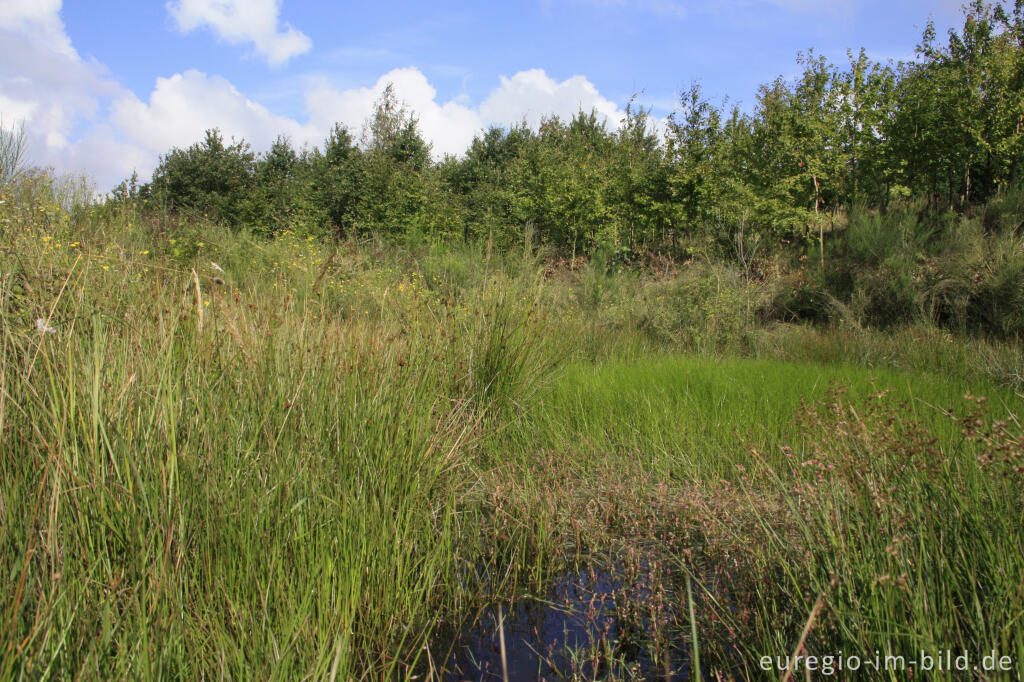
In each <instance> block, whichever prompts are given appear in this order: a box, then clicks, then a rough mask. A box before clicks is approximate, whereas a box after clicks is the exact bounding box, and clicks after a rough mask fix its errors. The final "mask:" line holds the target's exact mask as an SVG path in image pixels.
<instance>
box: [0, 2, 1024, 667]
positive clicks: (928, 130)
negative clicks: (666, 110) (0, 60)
mask: <svg viewBox="0 0 1024 682" xmlns="http://www.w3.org/2000/svg"><path fill="white" fill-rule="evenodd" d="M1022 29H1024V5H1022V4H1021V3H1020V2H1017V3H1016V4H1015V5H1014V6H1013V8H1012V9H1009V8H1006V7H1005V6H998V5H986V4H983V3H980V2H979V3H975V4H973V5H971V6H970V7H969V8H968V10H967V13H966V15H965V22H964V27H963V29H962V30H960V31H959V32H956V33H954V34H953V35H951V38H950V42H949V46H948V47H945V48H940V47H938V45H937V43H936V39H935V36H934V31H932V30H931V29H929V30H928V31H926V33H925V36H924V40H923V41H922V46H921V48H920V59H919V60H918V61H916V62H914V63H912V64H902V65H898V66H891V65H878V64H872V63H870V62H869V61H868V60H867V59H866V58H865V57H864V56H863V55H862V54H861V55H857V56H854V57H852V58H851V63H850V65H849V69H848V70H839V69H836V68H835V67H833V66H832V65H829V64H827V63H826V62H824V61H823V60H821V59H820V58H818V57H816V56H814V55H813V54H809V55H807V56H806V57H803V58H802V62H801V63H802V64H803V66H804V69H805V71H804V74H803V76H802V77H801V78H800V79H799V80H798V81H797V82H796V83H793V84H787V83H784V82H781V81H777V82H775V83H772V84H770V85H768V86H765V87H764V88H762V90H761V91H760V93H759V96H758V104H757V107H756V109H755V111H754V112H753V113H751V114H744V113H743V112H741V111H739V110H733V111H731V112H729V113H728V114H726V113H725V112H723V111H722V110H720V109H719V108H716V107H714V106H712V105H711V104H709V103H708V102H706V101H705V100H703V99H702V97H701V94H700V91H699V89H697V88H693V89H691V90H690V91H688V92H687V93H685V94H684V96H683V97H682V108H681V110H680V112H679V113H677V114H676V115H675V116H674V117H673V118H672V119H671V120H670V122H669V124H668V126H667V129H666V131H665V135H664V136H663V137H659V135H657V134H656V133H655V132H653V129H652V127H651V125H650V120H649V116H648V114H647V113H646V112H643V111H636V110H634V109H633V108H632V107H630V109H629V110H628V116H627V119H626V121H624V122H623V125H622V126H621V127H620V128H618V129H617V130H615V131H609V130H607V129H606V128H605V127H604V126H602V125H601V123H600V122H599V121H598V120H597V119H596V117H595V116H594V115H593V114H586V113H581V114H580V115H578V116H577V117H575V118H574V119H573V120H572V121H569V122H563V121H559V120H557V119H550V120H548V121H546V122H545V123H544V124H543V125H542V126H541V127H540V129H539V130H536V131H534V130H530V129H529V128H527V127H525V126H515V127H512V128H510V129H508V130H502V129H494V130H490V131H487V132H485V133H483V134H482V135H481V136H480V137H479V138H478V139H477V140H475V141H474V143H473V145H472V147H471V148H470V149H469V150H468V152H467V154H466V155H465V156H464V157H462V158H458V159H453V158H449V159H445V160H444V161H441V162H434V161H432V160H431V157H430V149H429V146H428V145H427V144H425V143H424V142H423V140H422V138H421V137H420V136H419V134H418V132H417V125H416V120H415V117H414V115H413V114H412V112H409V111H406V110H405V109H404V108H403V107H402V106H401V105H400V103H399V102H398V100H397V97H396V95H395V93H393V92H391V91H390V90H389V91H387V92H386V93H385V94H384V97H383V98H382V99H381V101H380V102H379V106H378V107H377V112H376V115H375V117H374V118H373V119H372V120H371V121H370V122H369V125H368V126H367V127H366V132H365V134H364V135H363V136H362V138H361V139H359V140H358V141H357V140H356V139H355V138H353V136H352V134H351V133H350V132H349V131H347V130H345V129H344V128H342V127H336V128H335V129H334V130H333V131H332V132H331V134H330V136H329V137H328V139H327V140H326V142H325V144H324V145H323V148H322V149H319V148H317V149H306V150H301V151H296V150H294V149H293V148H292V147H291V146H290V144H289V143H288V141H287V140H285V139H283V138H282V139H279V140H278V141H277V142H276V143H275V144H274V145H273V146H272V148H271V149H270V150H268V151H267V152H265V153H262V154H255V153H253V152H252V151H251V150H250V148H249V147H248V145H246V144H245V143H244V142H243V141H229V142H228V141H225V140H224V139H223V138H222V136H221V135H220V134H219V133H218V132H217V131H210V132H209V133H208V134H207V136H206V139H205V140H204V141H202V142H201V143H198V144H196V145H194V146H193V147H190V148H189V149H186V150H180V149H175V150H171V151H170V152H168V154H167V155H165V156H164V158H163V159H162V162H161V164H160V166H159V168H158V169H157V170H156V172H155V173H154V175H153V178H152V179H151V180H150V181H149V182H145V183H142V184H140V183H139V181H138V178H132V179H130V180H127V181H125V183H123V184H122V185H121V186H120V187H119V188H118V189H117V190H116V191H115V192H114V194H113V196H112V197H111V198H109V199H108V200H107V201H105V202H103V203H99V204H97V203H93V202H92V201H91V200H90V194H89V192H88V190H87V189H86V186H85V185H84V184H82V183H81V182H78V181H71V180H62V179H58V178H54V177H53V175H52V173H48V172H46V171H42V170H39V169H32V168H30V167H27V166H26V164H25V163H24V158H25V157H24V146H23V142H22V140H23V137H20V136H19V134H18V133H17V132H16V133H13V134H12V133H4V135H5V136H7V137H3V138H0V178H3V182H2V184H0V229H2V231H3V234H4V236H5V239H4V243H3V245H0V679H5V680H6V679H22V678H29V679H37V678H44V679H63V678H71V677H76V678H77V677H83V678H147V679H149V678H200V677H202V678H213V677H217V678H273V679H292V678H313V679H332V680H333V679H406V678H412V677H413V676H419V677H420V678H422V679H461V677H460V676H473V677H480V676H482V673H481V671H480V669H479V668H478V667H473V665H471V664H468V663H466V661H465V657H461V658H460V656H462V654H460V652H465V651H470V652H471V653H472V652H473V651H475V650H474V649H472V640H473V638H474V637H476V636H477V635H476V634H474V633H477V632H478V631H480V632H482V633H483V634H481V635H480V636H481V637H483V638H485V639H486V642H487V643H488V644H487V647H488V653H487V655H488V656H490V657H491V658H490V659H488V661H477V664H479V666H480V667H482V666H483V665H484V664H493V665H498V666H501V663H500V659H497V658H495V656H496V653H495V652H497V651H498V650H499V648H498V645H497V643H496V642H497V640H496V639H494V638H496V637H499V636H500V637H501V638H502V639H501V641H502V642H505V635H506V634H507V635H508V636H509V639H508V642H507V643H508V644H509V645H510V646H511V647H512V653H513V654H514V655H516V654H522V655H523V656H524V657H525V656H527V654H529V656H531V657H532V658H530V661H531V665H536V670H534V671H532V672H530V673H528V674H526V678H530V677H531V676H532V677H534V678H536V677H538V676H539V675H541V674H543V675H546V676H548V677H549V678H568V679H594V678H601V679H640V678H644V677H648V678H649V677H655V676H671V675H673V674H678V675H684V674H691V675H699V676H702V677H704V678H707V679H723V680H725V679H733V680H745V679H757V678H769V679H789V675H791V674H792V670H789V671H787V670H784V669H781V668H782V667H783V665H784V664H787V659H789V658H790V657H795V656H797V655H804V656H806V655H817V656H829V655H837V654H839V653H840V652H844V653H845V654H847V655H858V656H861V657H872V656H874V655H875V654H876V652H880V655H882V656H887V655H888V656H902V657H904V658H905V659H906V660H905V663H907V664H908V665H911V666H913V665H917V666H919V665H920V661H919V659H918V655H919V653H920V652H922V651H923V652H927V653H929V654H930V655H932V654H934V655H937V654H938V653H939V652H944V651H946V650H952V651H955V652H961V651H964V650H966V651H968V652H969V653H970V655H971V663H972V664H979V665H980V664H981V657H982V656H986V655H988V654H989V653H990V652H992V651H995V652H997V653H998V654H999V656H1008V657H1010V658H1011V659H1012V661H1013V665H1014V666H1015V667H1014V668H1013V670H1017V669H1018V667H1019V665H1020V662H1021V661H1024V628H1021V627H1020V622H1021V618H1022V615H1024V558H1022V557H1024V532H1022V530H1024V498H1022V495H1021V490H1022V484H1024V478H1022V476H1024V430H1022V428H1021V424H1020V422H1019V419H1018V415H1020V414H1021V408H1022V406H1024V353H1022V350H1021V345H1020V344H1021V335H1022V333H1024V313H1022V310H1024V242H1022V240H1024V235H1022V225H1024V186H1022V184H1021V178H1020V173H1021V172H1022V169H1021V168H1020V159H1021V158H1022V156H1021V154H1022V150H1021V148H1020V144H1021V132H1022V131H1021V123H1020V121H1021V120H1024V119H1021V118H1020V117H1021V116H1024V109H1022V106H1024V104H1022V102H1024V100H1022V88H1021V86H1022V80H1021V79H1022V77H1024V59H1022V49H1021V48H1022V42H1021V41H1022V40H1024V30H1022ZM937 84H938V85H937ZM965 131H967V132H969V133H970V134H964V133H965ZM965 395H966V396H967V397H965ZM566 584H569V586H570V588H571V589H568V590H567V591H566V590H563V591H562V592H559V591H558V589H555V590H554V592H552V589H553V588H552V586H553V585H554V586H555V588H557V586H558V585H563V586H564V585H566ZM568 593H571V595H570V594H568ZM552 595H554V596H552ZM530 597H533V598H534V601H533V602H531V603H540V604H542V605H547V606H543V608H548V607H549V606H550V610H548V611H544V613H545V614H550V613H559V614H563V615H561V616H559V617H560V618H562V617H564V618H569V617H570V616H571V618H572V619H574V620H572V627H573V628H576V631H578V632H580V633H582V635H581V636H580V637H577V638H576V639H575V640H574V641H571V642H570V641H568V634H565V636H564V637H562V635H561V634H559V636H558V637H559V638H553V639H550V640H548V639H544V638H540V639H534V640H530V639H527V640H526V641H525V643H517V642H518V640H516V639H514V636H518V635H515V633H514V632H513V631H512V629H511V626H509V628H508V631H507V632H506V626H505V623H506V621H505V615H506V614H511V613H512V612H513V610H514V609H515V608H517V607H516V606H515V605H516V604H521V603H523V602H526V601H528V598H530ZM537 600H540V601H537ZM551 600H555V601H556V603H554V604H553V605H548V602H550V601H551ZM562 602H565V603H562ZM570 602H571V603H570ZM506 607H507V609H508V610H507V611H506V610H504V609H506ZM563 612H567V613H569V614H570V616H565V615H564V613H563ZM516 613H517V614H518V613H519V612H518V611H517V612H516ZM510 617H511V616H510ZM514 617H519V616H518V615H516V616H514ZM559 622H560V623H566V624H567V625H566V627H565V629H566V631H568V630H569V625H568V623H569V621H568V620H565V621H559ZM481 628H482V630H480V629H481ZM538 636H539V635H538ZM491 642H494V644H493V645H492V644H491ZM520 644H522V646H520ZM502 647H504V644H503V645H502ZM515 647H520V648H515ZM528 648H529V649H528ZM698 654H699V655H698ZM474 655H475V654H474ZM764 656H770V657H772V659H773V661H775V662H773V663H772V668H771V669H770V670H766V669H765V668H764V667H763V665H762V660H763V657H764ZM778 661H781V663H779V662H778ZM789 667H790V668H791V667H792V665H789ZM907 669H908V668H905V669H902V670H901V669H895V670H890V671H885V670H876V671H874V674H871V673H869V672H863V675H864V676H865V677H873V678H879V679H905V678H906V677H908V676H909V673H907V672H906V670H907ZM498 670H499V671H500V670H501V668H500V667H499V668H498ZM797 672H798V673H800V674H802V673H803V672H804V671H803V670H800V671H797ZM1004 673H1005V675H1006V678H1009V676H1010V675H1012V672H1011V673H1006V672H1005V671H1004ZM499 674H500V672H499ZM913 674H914V675H915V677H916V676H921V677H928V678H935V679H961V678H962V677H958V675H961V673H959V672H958V671H949V670H944V671H941V672H940V671H934V670H933V671H924V670H921V669H920V667H918V668H916V669H915V670H914V673H913ZM841 676H843V677H845V676H846V675H841ZM993 678H995V679H1003V677H1000V676H999V675H998V674H997V673H993Z"/></svg>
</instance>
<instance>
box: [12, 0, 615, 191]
mask: <svg viewBox="0 0 1024 682" xmlns="http://www.w3.org/2000/svg"><path fill="white" fill-rule="evenodd" d="M197 1H198V0H181V1H180V2H179V3H178V4H177V7H176V9H177V10H179V11H180V13H183V14H182V16H183V17H185V19H186V21H185V25H186V26H188V25H189V24H188V21H191V20H192V19H188V17H189V16H193V18H194V15H195V10H196V8H197V7H200V8H213V11H214V14H212V15H209V16H214V17H217V16H219V17H222V18H229V17H232V16H234V14H233V13H235V14H239V15H240V16H241V15H245V16H244V17H243V18H245V17H247V18H245V21H243V22H242V23H241V24H239V25H238V26H236V27H235V29H232V30H235V33H234V34H232V35H243V34H244V35H249V36H262V38H260V40H263V41H264V42H263V43H258V45H259V44H263V45H264V47H265V48H267V50H269V52H268V56H269V54H277V55H278V57H280V56H281V55H284V54H288V53H289V52H290V51H291V50H292V48H290V47H288V41H287V40H286V41H285V42H284V43H282V45H283V47H281V46H277V47H275V46H273V45H271V44H272V43H274V41H275V40H276V39H277V38H276V37H280V36H281V35H283V34H281V33H280V32H279V31H277V29H276V26H277V4H276V3H275V2H274V1H273V0H260V2H261V4H259V3H253V5H252V6H256V7H262V8H263V9H262V10H260V11H259V12H256V14H257V15H259V16H262V17H263V18H262V19H260V20H258V21H257V20H254V19H253V18H252V15H249V14H247V12H249V11H250V10H249V9H248V8H249V7H250V5H243V4H242V3H241V2H238V3H233V2H231V0H222V1H217V0H207V1H206V2H199V3H198V4H196V3H197ZM60 7H61V6H60V2H59V0H32V1H28V2H27V1H25V0H0V120H2V121H3V124H4V125H5V126H10V125H14V124H16V123H17V122H18V121H24V122H25V124H26V131H27V133H28V135H29V162H30V163H34V164H39V165H51V166H53V167H54V168H56V169H57V170H58V171H59V172H80V171H86V172H87V173H89V175H90V176H91V177H92V179H93V180H94V181H95V183H96V185H97V187H98V188H99V189H100V190H104V191H105V190H108V189H110V188H111V187H113V186H114V185H115V184H117V183H118V182H119V181H120V180H122V179H124V178H125V177H127V176H128V175H130V174H131V172H132V171H133V170H138V172H139V175H140V177H141V178H143V179H147V178H148V177H149V175H150V173H151V172H152V170H153V168H154V167H155V165H156V163H157V160H158V158H159V155H160V154H162V153H165V152H167V151H168V150H169V149H171V148H172V147H187V146H189V145H191V144H193V143H194V142H196V141H198V140H201V139H202V137H203V133H204V131H205V130H207V129H208V128H214V127H216V128H220V130H221V132H222V133H223V134H224V135H225V136H226V137H229V138H230V137H236V138H245V140H246V141H248V142H249V143H251V144H252V146H253V148H254V149H255V150H257V151H261V150H264V149H266V148H268V147H269V145H270V143H271V142H272V141H273V140H274V138H276V137H277V136H278V135H286V136H288V137H289V138H290V139H291V140H292V142H293V143H294V144H295V145H297V146H301V145H303V144H319V143H321V142H322V141H323V138H324V137H325V136H326V135H327V133H328V132H329V130H330V128H331V126H332V125H333V124H334V123H335V122H340V123H342V124H344V125H346V126H348V127H349V128H350V129H351V130H352V131H353V134H354V135H355V136H356V137H357V138H358V136H359V135H360V133H361V128H362V126H363V124H364V123H365V122H366V121H367V120H368V119H369V117H370V116H371V114H372V113H373V107H374V104H375V102H376V101H377V100H378V99H379V97H380V95H381V94H382V93H383V91H384V88H385V87H386V86H387V85H388V83H392V84H393V85H394V88H395V93H396V94H397V96H398V98H399V99H400V100H401V101H402V102H403V103H404V104H405V105H406V106H408V107H409V108H410V109H411V110H412V111H413V113H414V114H415V115H416V117H417V118H418V120H419V126H420V131H421V133H422V134H423V136H424V138H426V139H427V140H428V141H429V142H430V143H432V145H433V153H434V156H435V158H441V157H443V156H444V155H445V154H461V153H462V152H464V151H465V150H466V149H467V147H468V146H469V144H470V142H471V141H472V139H473V137H474V136H475V135H476V134H478V133H479V132H480V131H481V130H483V129H484V128H485V127H487V126H488V125H509V124H514V123H518V122H520V121H523V120H525V121H527V122H528V123H529V124H531V125H533V126H536V125H538V124H539V122H540V119H541V117H542V116H545V115H551V114H556V115H558V116H561V117H563V118H570V117H571V116H573V115H574V114H575V113H577V112H578V111H580V110H583V111H589V110H591V109H594V110H596V111H597V113H598V116H599V117H601V118H602V119H603V120H605V121H606V122H607V123H609V125H610V127H615V126H616V125H617V124H618V122H619V120H620V118H621V117H622V112H621V111H620V110H619V108H618V107H617V105H616V104H615V103H614V102H612V101H610V100H608V99H607V98H605V97H603V96H601V94H600V93H599V92H598V90H597V88H596V87H595V86H594V84H593V83H591V82H590V81H589V80H587V79H586V78H585V77H583V76H573V77H571V78H568V79H566V80H564V81H556V80H555V79H553V78H551V77H550V76H548V75H547V74H546V73H545V72H544V71H543V70H541V69H533V70H529V71H521V72H519V73H516V74H515V75H513V76H511V77H502V78H501V80H500V82H499V83H498V84H497V87H496V88H495V89H494V90H493V91H492V92H491V93H490V95H488V96H487V97H486V98H485V99H484V100H483V101H482V102H481V103H480V104H479V105H478V106H474V105H473V104H472V103H471V102H470V101H469V100H468V98H467V97H465V96H464V95H460V96H457V97H455V98H453V99H451V100H448V101H442V100H440V99H439V98H438V94H437V89H436V88H435V87H434V86H433V85H432V84H431V83H430V81H429V80H428V79H427V77H426V75H424V74H423V72H421V71H420V70H419V69H417V68H415V67H407V68H401V69H394V70H392V71H390V72H388V73H386V74H384V75H382V76H381V77H380V78H378V79H377V81H376V82H375V83H373V84H372V85H369V86H366V87H361V88H350V89H346V90H339V89H336V88H333V87H332V86H331V85H330V84H329V83H328V82H327V81H325V80H322V79H321V80H309V81H307V82H306V83H305V84H304V86H303V92H304V94H305V101H306V115H305V120H297V119H295V118H291V117H287V116H280V115H278V114H275V113H273V112H272V111H270V110H269V109H268V108H267V107H266V106H264V105H262V104H260V103H258V102H256V101H254V100H252V99H250V98H249V97H247V96H246V95H245V94H243V93H242V92H240V91H239V90H238V89H237V88H236V87H235V86H234V85H233V84H232V83H231V82H229V81H228V80H227V79H225V78H222V77H220V76H217V75H212V74H205V73H202V72H200V71H196V70H188V71H185V72H183V73H178V74H174V75H172V76H169V77H166V78H158V79H157V80H156V83H155V85H154V88H153V90H152V92H151V93H150V94H149V95H148V97H146V98H145V99H143V98H140V97H137V96H136V95H135V94H133V93H132V92H130V91H128V90H127V89H126V88H124V87H123V86H121V85H120V84H119V83H118V82H116V81H115V80H113V79H112V78H111V77H110V76H109V74H108V73H107V72H106V70H105V69H104V67H103V66H102V65H100V64H97V63H95V62H88V61H85V60H83V59H82V58H81V57H80V56H79V55H78V53H77V52H76V51H75V50H74V48H73V47H72V45H71V41H70V39H69V38H68V36H67V33H66V32H65V30H64V25H63V22H62V21H61V18H60ZM267 8H269V10H268V9H267ZM189 12H192V14H188V13H189ZM217 13H219V14H217ZM268 16H269V17H270V19H269V21H268V20H267V17H268ZM214 21H218V20H217V19H216V18H215V19H214ZM268 26H269V28H267V27H268ZM267 36H271V39H269V40H270V42H269V43H267V42H266V41H267V40H268V39H267ZM275 36H276V37H275ZM267 45H271V47H267ZM274 50H277V52H274Z"/></svg>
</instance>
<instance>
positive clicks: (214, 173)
mask: <svg viewBox="0 0 1024 682" xmlns="http://www.w3.org/2000/svg"><path fill="white" fill-rule="evenodd" d="M254 183H255V157H254V155H253V153H252V151H251V150H250V148H249V145H248V144H247V143H246V142H245V141H244V140H239V141H234V140H232V141H231V144H225V143H224V138H223V136H222V135H221V133H220V131H219V130H217V129H211V130H207V131H206V138H205V139H204V140H203V141H202V142H197V143H196V144H193V145H192V146H191V147H189V148H188V149H184V150H182V149H178V148H174V149H172V150H171V151H170V152H168V153H167V154H165V155H163V156H161V157H160V163H159V164H158V165H157V167H156V170H154V171H153V179H152V182H151V183H150V190H149V193H150V195H151V196H152V198H153V200H154V201H155V202H156V204H157V206H162V207H165V208H166V209H168V210H173V211H180V210H191V211H195V212H197V213H204V214H206V215H207V216H209V217H210V218H213V219H215V220H222V221H224V222H226V223H227V224H229V225H232V226H235V227H237V226H239V225H241V224H242V222H243V218H244V217H245V213H246V206H247V202H248V199H249V192H250V191H251V189H252V188H253V185H254Z"/></svg>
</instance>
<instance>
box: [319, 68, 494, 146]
mask: <svg viewBox="0 0 1024 682" xmlns="http://www.w3.org/2000/svg"><path fill="white" fill-rule="evenodd" d="M388 83H391V84H393V85H394V90H395V94H396V96H397V97H398V99H399V100H401V101H402V103H403V104H405V105H406V106H407V107H408V108H409V109H410V110H412V112H413V114H414V115H415V116H416V117H417V118H418V119H419V127H420V132H421V133H422V134H423V136H424V138H425V139H427V140H428V141H429V142H431V143H432V144H433V146H434V147H433V152H434V155H435V157H438V158H440V157H443V156H444V155H445V154H460V153H462V152H464V151H465V150H466V148H467V147H468V146H469V143H470V142H472V141H473V136H474V135H475V134H476V133H477V132H479V131H480V130H481V129H482V128H483V127H484V121H483V119H481V117H480V115H479V113H477V112H475V111H473V109H471V108H470V107H468V106H466V105H465V104H463V103H461V102H458V101H456V100H452V101H449V102H445V103H440V102H438V101H437V90H436V89H435V88H434V86H432V85H431V84H430V82H429V81H428V80H427V77H426V76H425V75H423V73H422V72H421V71H420V70H419V69H417V68H414V67H408V68H404V69H394V70H392V71H390V72H388V73H386V74H384V75H383V76H381V77H380V78H379V79H377V82H376V83H375V84H374V85H373V86H371V87H366V88H352V89H349V90H343V91H338V90H334V89H332V88H331V87H330V86H328V85H326V84H323V83H320V84H317V85H315V86H314V87H312V88H311V89H310V90H309V92H308V93H307V95H306V108H307V112H308V114H309V119H310V123H311V124H312V125H313V127H314V128H315V129H317V130H320V131H323V132H324V133H326V131H327V130H329V128H330V126H331V125H333V123H334V122H339V123H342V124H344V125H346V126H348V127H349V129H351V130H353V131H355V132H356V133H357V134H358V133H359V132H360V130H361V128H362V125H363V123H365V122H366V120H367V119H368V118H369V117H370V116H371V114H372V113H373V107H374V104H375V103H376V101H377V100H378V99H379V98H380V96H381V94H383V92H384V88H386V87H387V85H388Z"/></svg>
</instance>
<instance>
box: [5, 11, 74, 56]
mask: <svg viewBox="0 0 1024 682" xmlns="http://www.w3.org/2000/svg"><path fill="white" fill-rule="evenodd" d="M60 6H61V0H4V2H2V3H0V30H2V31H4V32H8V33H20V34H23V35H26V34H27V35H34V36H35V37H36V39H37V42H38V43H39V44H41V45H44V46H46V47H48V48H49V49H51V50H52V51H54V52H59V53H61V54H64V55H66V56H69V57H75V56H77V55H76V54H75V51H74V49H73V48H72V47H71V39H70V38H68V36H67V33H65V32H64V22H62V21H61V19H60Z"/></svg>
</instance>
